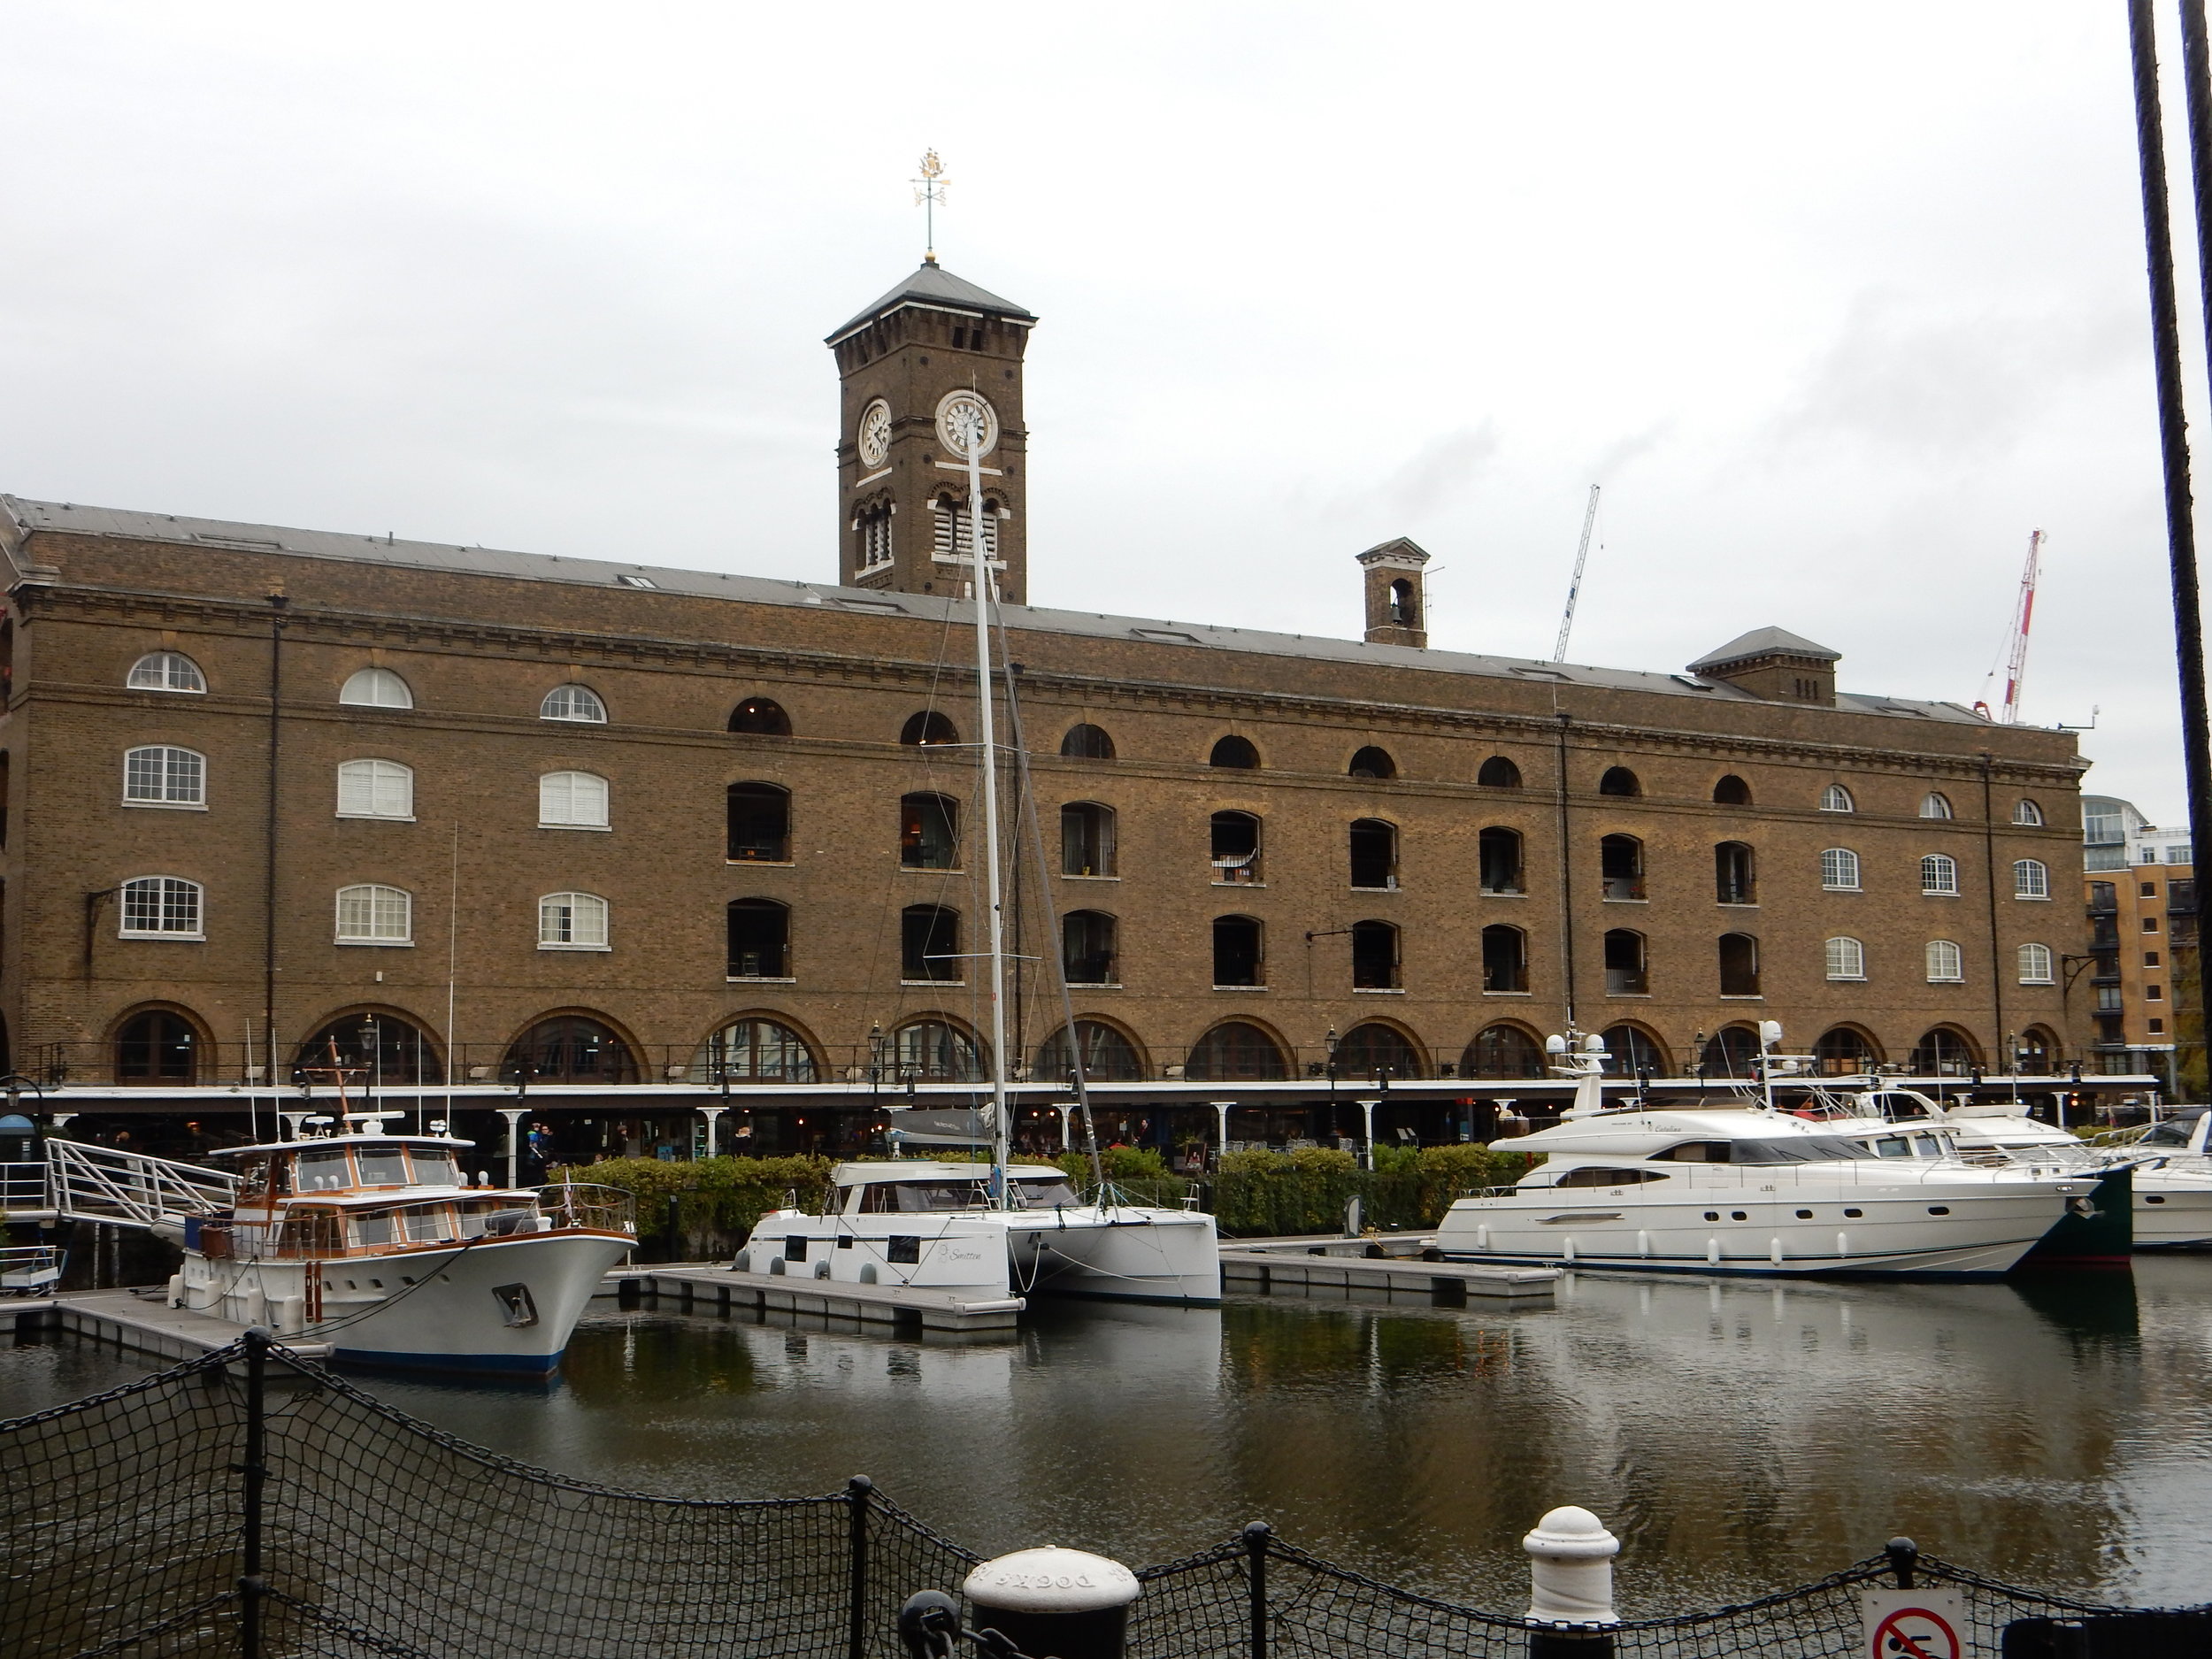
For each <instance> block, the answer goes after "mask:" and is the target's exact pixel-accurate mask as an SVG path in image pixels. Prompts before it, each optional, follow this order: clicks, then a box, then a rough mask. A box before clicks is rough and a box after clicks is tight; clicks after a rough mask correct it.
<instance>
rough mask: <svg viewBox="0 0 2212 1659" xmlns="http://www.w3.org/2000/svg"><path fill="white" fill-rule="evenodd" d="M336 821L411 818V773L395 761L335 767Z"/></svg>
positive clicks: (347, 762)
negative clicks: (336, 770)
mask: <svg viewBox="0 0 2212 1659" xmlns="http://www.w3.org/2000/svg"><path fill="white" fill-rule="evenodd" d="M338 816H339V817H340V818H401V819H404V820H405V821H407V822H408V823H412V822H414V818H415V770H414V768H413V767H411V766H403V765H402V764H400V763H399V762H397V761H396V760H342V761H340V762H339V763H338Z"/></svg>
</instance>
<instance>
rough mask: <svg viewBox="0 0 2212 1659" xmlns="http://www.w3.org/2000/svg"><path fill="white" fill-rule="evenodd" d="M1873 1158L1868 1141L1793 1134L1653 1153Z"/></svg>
mask: <svg viewBox="0 0 2212 1659" xmlns="http://www.w3.org/2000/svg"><path fill="white" fill-rule="evenodd" d="M1890 1138H1891V1139H1898V1140H1901V1139H1902V1138H1903V1137H1901V1136H1893V1137H1890ZM1652 1156H1653V1158H1655V1159H1663V1160H1665V1161H1667V1162H1669V1163H1673V1164H1827V1163H1832V1162H1834V1161H1835V1160H1837V1159H1839V1158H1870V1157H1872V1156H1874V1154H1873V1153H1872V1152H1871V1151H1870V1150H1869V1149H1868V1148H1867V1146H1866V1143H1865V1142H1864V1141H1852V1140H1847V1139H1846V1138H1845V1137H1844V1136H1842V1135H1792V1136H1791V1137H1790V1138H1789V1139H1788V1140H1786V1141H1781V1140H1776V1141H1686V1142H1684V1143H1683V1144H1682V1145H1680V1146H1672V1147H1669V1148H1667V1149H1666V1150H1665V1151H1663V1152H1655V1153H1653V1154H1652Z"/></svg>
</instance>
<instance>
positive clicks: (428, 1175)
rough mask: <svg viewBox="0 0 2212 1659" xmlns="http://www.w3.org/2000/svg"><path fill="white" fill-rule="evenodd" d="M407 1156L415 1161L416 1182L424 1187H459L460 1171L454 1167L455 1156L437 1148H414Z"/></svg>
mask: <svg viewBox="0 0 2212 1659" xmlns="http://www.w3.org/2000/svg"><path fill="white" fill-rule="evenodd" d="M407 1156H409V1157H411V1158H412V1159H413V1160H414V1164H415V1180H416V1182H417V1184H418V1185H420V1186H423V1187H457V1186H459V1185H460V1182H461V1176H460V1171H457V1170H456V1169H455V1168H454V1166H453V1154H451V1153H450V1152H442V1151H440V1150H439V1149H438V1148H435V1147H413V1148H410V1149H409V1151H408V1154H407Z"/></svg>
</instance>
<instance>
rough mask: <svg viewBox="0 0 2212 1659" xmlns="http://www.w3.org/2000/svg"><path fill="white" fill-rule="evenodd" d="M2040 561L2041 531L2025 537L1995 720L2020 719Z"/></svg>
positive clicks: (2008, 723)
mask: <svg viewBox="0 0 2212 1659" xmlns="http://www.w3.org/2000/svg"><path fill="white" fill-rule="evenodd" d="M2042 564H2043V533H2042V532H2041V531H2040V530H2037V531H2035V532H2033V533H2032V534H2030V535H2029V537H2028V563H2027V567H2026V568H2025V569H2024V570H2023V571H2022V572H2020V597H2019V600H2018V602H2017V603H2016V604H2015V605H2014V606H2013V611H2012V633H2011V635H2010V637H2009V638H2008V640H2007V641H2006V642H2005V695H2004V699H2003V701H2002V702H2001V703H1999V704H1998V705H1997V715H1996V718H1997V724H1998V725H2000V726H2017V725H2018V724H2019V723H2020V684H2021V681H2022V680H2025V679H2026V678H2027V672H2028V626H2029V625H2030V624H2031V623H2032V622H2033V621H2034V620H2035V583H2036V578H2037V576H2038V575H2039V573H2040V571H2041V567H2042Z"/></svg>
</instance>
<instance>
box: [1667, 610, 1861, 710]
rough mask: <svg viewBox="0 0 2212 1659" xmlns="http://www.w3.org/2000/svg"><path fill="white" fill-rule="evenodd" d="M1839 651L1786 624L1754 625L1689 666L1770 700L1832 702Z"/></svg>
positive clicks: (1829, 705)
mask: <svg viewBox="0 0 2212 1659" xmlns="http://www.w3.org/2000/svg"><path fill="white" fill-rule="evenodd" d="M1842 660H1843V654H1842V653H1841V652H1840V651H1832V650H1830V649H1828V648H1827V647H1826V646H1824V645H1816V644H1815V643H1813V641H1810V640H1809V639H1807V638H1805V636H1804V635H1803V634H1792V633H1791V632H1790V631H1789V630H1788V629H1787V628H1755V629H1753V630H1752V631H1751V632H1750V633H1749V634H1744V635H1742V636H1741V637H1740V638H1738V639H1733V640H1731V641H1728V643H1727V644H1725V645H1724V646H1722V647H1721V648H1720V649H1718V650H1717V651H1709V652H1708V653H1707V654H1706V655H1705V656H1703V657H1700V658H1698V660H1697V661H1695V662H1694V663H1692V664H1690V672H1692V673H1693V674H1700V675H1702V676H1703V677H1704V678H1706V679H1707V680H1726V681H1727V682H1728V683H1729V684H1730V685H1732V686H1735V687H1739V688H1740V689H1742V690H1744V691H1747V692H1749V693H1750V694H1751V695H1753V696H1755V697H1765V698H1767V699H1768V700H1769V701H1770V702H1774V703H1817V704H1819V705H1820V706H1821V707H1823V708H1828V709H1832V708H1834V707H1835V706H1836V664H1838V663H1839V662H1841V661H1842Z"/></svg>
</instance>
